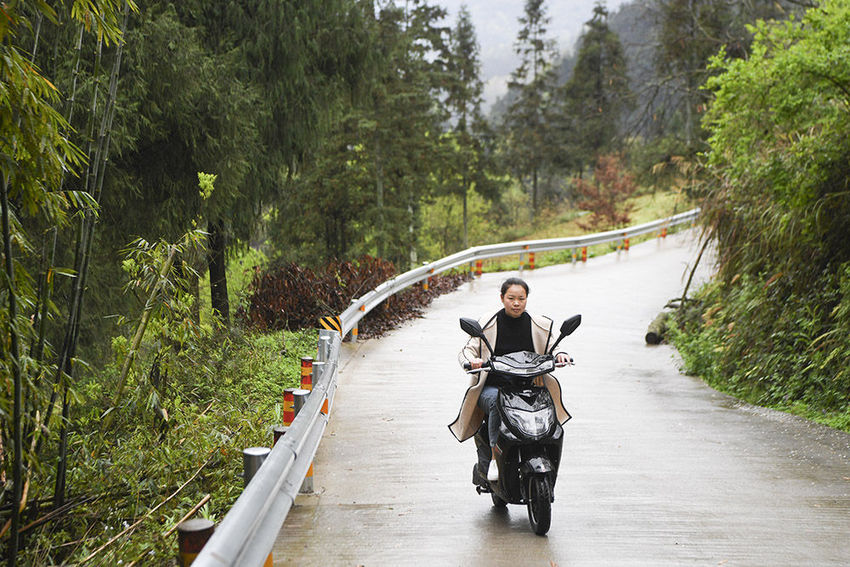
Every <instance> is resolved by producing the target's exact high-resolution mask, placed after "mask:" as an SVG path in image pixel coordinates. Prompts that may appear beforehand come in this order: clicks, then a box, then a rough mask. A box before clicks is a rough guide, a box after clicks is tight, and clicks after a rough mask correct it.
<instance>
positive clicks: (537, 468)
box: [519, 457, 555, 478]
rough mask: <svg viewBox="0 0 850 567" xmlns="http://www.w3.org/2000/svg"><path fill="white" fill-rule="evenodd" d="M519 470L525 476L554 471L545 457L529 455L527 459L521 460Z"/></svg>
mask: <svg viewBox="0 0 850 567" xmlns="http://www.w3.org/2000/svg"><path fill="white" fill-rule="evenodd" d="M519 470H520V472H521V473H522V476H523V477H526V478H527V477H529V476H531V475H535V474H550V473H553V472H555V469H554V467H553V466H552V463H551V462H550V461H549V459H547V458H546V457H531V458H530V459H528V460H527V461H523V462H522V464H521V465H520V469H519Z"/></svg>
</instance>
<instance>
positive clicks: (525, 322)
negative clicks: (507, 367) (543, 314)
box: [494, 309, 534, 355]
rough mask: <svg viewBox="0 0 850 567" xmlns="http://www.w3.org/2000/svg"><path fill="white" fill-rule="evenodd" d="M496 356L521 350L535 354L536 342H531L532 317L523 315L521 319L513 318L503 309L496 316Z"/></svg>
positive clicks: (526, 314)
mask: <svg viewBox="0 0 850 567" xmlns="http://www.w3.org/2000/svg"><path fill="white" fill-rule="evenodd" d="M494 350H495V351H496V352H495V354H497V355H500V354H508V353H511V352H517V351H519V350H528V351H531V352H534V342H533V341H532V340H531V316H530V315H529V314H528V313H523V314H522V315H520V316H519V317H511V316H510V315H508V314H507V313H505V310H504V309H502V310H501V311H499V312H498V313H497V314H496V346H495V348H494Z"/></svg>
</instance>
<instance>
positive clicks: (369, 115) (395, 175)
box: [275, 1, 447, 266]
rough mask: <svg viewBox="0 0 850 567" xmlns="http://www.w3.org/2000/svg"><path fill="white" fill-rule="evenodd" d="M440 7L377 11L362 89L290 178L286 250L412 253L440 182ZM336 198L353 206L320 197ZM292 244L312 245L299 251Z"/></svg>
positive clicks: (393, 256)
mask: <svg viewBox="0 0 850 567" xmlns="http://www.w3.org/2000/svg"><path fill="white" fill-rule="evenodd" d="M444 15H445V11H444V10H443V9H441V8H436V7H433V6H429V5H428V4H427V3H424V2H419V1H415V2H409V3H408V4H407V5H406V6H404V7H401V6H396V5H395V4H393V3H391V2H388V3H386V4H385V5H383V6H382V7H381V8H380V10H379V11H378V13H377V15H376V16H375V17H374V19H373V21H372V23H371V24H370V27H369V41H370V43H371V45H373V46H374V47H373V49H372V51H373V55H372V56H373V60H372V66H371V67H370V75H369V76H368V77H367V79H366V80H367V81H368V84H367V85H364V86H365V87H367V88H365V89H364V90H365V91H366V93H365V96H363V97H362V98H361V99H360V100H358V101H357V103H358V104H356V106H355V107H353V108H351V109H350V110H349V112H348V113H347V114H346V115H345V116H344V117H342V118H340V119H339V120H338V121H337V124H336V126H335V128H334V130H333V134H332V136H331V137H330V138H329V139H328V140H327V143H326V144H325V145H324V146H323V147H322V150H321V152H320V153H319V154H318V156H317V159H316V160H315V161H313V160H311V161H309V162H306V164H305V165H306V167H305V168H304V169H303V170H302V171H301V172H300V173H299V174H298V175H297V176H295V177H294V178H292V179H291V180H290V182H289V184H288V187H289V188H290V190H291V195H293V196H295V198H294V199H293V200H290V201H288V202H286V203H281V204H280V207H279V211H278V214H279V215H280V216H279V218H280V219H281V222H280V223H278V225H279V226H283V223H291V222H295V223H297V226H298V227H300V230H298V231H297V232H298V234H292V232H293V231H290V230H286V231H282V232H281V233H277V234H276V235H275V237H276V238H279V239H280V241H281V243H285V244H284V245H285V246H288V248H289V249H284V250H282V251H281V256H282V257H283V258H285V259H294V258H299V257H300V258H301V259H306V260H312V261H314V262H315V261H319V260H322V259H326V258H328V257H334V256H337V255H339V254H345V255H348V256H349V257H351V256H357V255H360V254H362V253H368V254H373V255H377V256H380V257H384V258H387V259H390V260H391V261H393V262H395V263H396V264H397V265H399V266H404V265H406V264H408V263H409V262H415V257H416V254H417V252H416V249H417V240H418V235H417V231H418V224H419V218H418V215H419V207H420V203H421V202H422V199H425V198H427V197H428V196H429V195H431V194H433V193H434V192H435V191H437V188H436V178H435V175H434V172H435V171H436V169H437V166H438V164H439V163H440V151H439V145H440V140H441V136H440V132H441V124H443V123H444V122H445V120H446V115H445V113H444V112H443V110H442V109H443V106H442V105H441V104H440V99H439V95H440V93H441V92H442V89H443V86H444V84H445V82H446V79H447V76H446V71H445V65H446V63H445V60H446V55H445V52H446V45H445V39H446V38H445V35H446V30H445V29H444V28H442V27H440V26H439V25H438V23H439V22H440V20H441V19H442V18H443V17H444ZM326 173H328V174H329V177H326ZM324 191H330V193H329V194H326V193H323V192H324ZM330 201H333V204H334V206H332V207H331V210H337V211H338V210H339V209H338V207H340V206H342V205H343V204H344V203H347V204H349V205H350V206H351V207H353V208H352V209H347V210H346V212H345V214H341V216H339V217H336V219H334V220H329V219H328V218H327V215H325V214H324V213H323V212H322V211H319V210H317V209H316V208H315V205H314V204H315V203H316V202H323V203H328V204H330V203H329V202H330ZM307 219H310V220H309V221H308V220H307ZM284 232H285V233H284ZM310 242H312V243H313V245H310V244H309V243H310ZM316 242H321V243H324V244H322V245H318V246H316V245H315V243H316ZM296 244H298V245H305V244H306V245H307V246H308V248H307V249H304V250H300V251H299V250H297V249H296ZM310 249H312V250H314V251H315V256H313V257H312V258H311V257H309V256H311V254H306V253H307V251H308V250H310Z"/></svg>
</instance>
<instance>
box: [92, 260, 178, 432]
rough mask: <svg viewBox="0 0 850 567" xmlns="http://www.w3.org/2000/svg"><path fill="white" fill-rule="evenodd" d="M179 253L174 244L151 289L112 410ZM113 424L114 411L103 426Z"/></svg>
mask: <svg viewBox="0 0 850 567" xmlns="http://www.w3.org/2000/svg"><path fill="white" fill-rule="evenodd" d="M176 254H177V247H176V246H172V247H171V250H170V251H169V253H168V258H167V259H166V261H165V264H163V266H162V269H161V270H160V272H159V280H157V282H156V284H155V285H154V287H153V289H152V290H151V293H150V295H149V296H148V300H147V301H146V302H145V309H144V311H143V313H142V319H141V321H139V326H138V327H137V328H136V334H135V335H134V336H133V340H132V342H131V343H130V350H129V352H128V353H127V356H126V357H125V358H124V364H123V366H122V367H121V374H120V376H119V377H118V387H117V388H116V390H115V397H114V398H113V400H112V407H111V408H110V410H112V411H115V408H117V407H118V404H119V403H120V402H121V397H122V396H123V393H124V386H125V385H126V383H127V375H128V374H129V372H130V367H131V366H132V364H133V361H134V360H135V358H136V353H137V352H138V350H139V346H140V345H141V343H142V338H143V337H144V334H145V329H147V326H148V322H149V321H150V317H151V313H152V312H153V306H154V301H156V297H157V295H159V290H160V288H161V287H162V284H163V282H164V281H165V278H166V276H167V275H168V272H169V271H170V270H171V266H172V265H173V264H174V258H175V256H176ZM111 424H112V412H110V413H108V414H107V415H106V417H105V418H104V422H103V426H104V429H109V426H110V425H111Z"/></svg>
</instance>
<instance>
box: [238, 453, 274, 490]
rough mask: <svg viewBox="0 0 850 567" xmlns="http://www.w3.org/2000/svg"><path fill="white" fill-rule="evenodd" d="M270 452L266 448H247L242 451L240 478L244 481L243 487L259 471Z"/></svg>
mask: <svg viewBox="0 0 850 567" xmlns="http://www.w3.org/2000/svg"><path fill="white" fill-rule="evenodd" d="M270 452H271V449H269V448H268V447H248V448H247V449H243V450H242V478H243V479H244V480H245V486H248V483H249V482H251V479H252V478H254V475H255V474H257V471H258V470H260V466H262V464H263V461H265V460H266V457H268V456H269V453H270Z"/></svg>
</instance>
